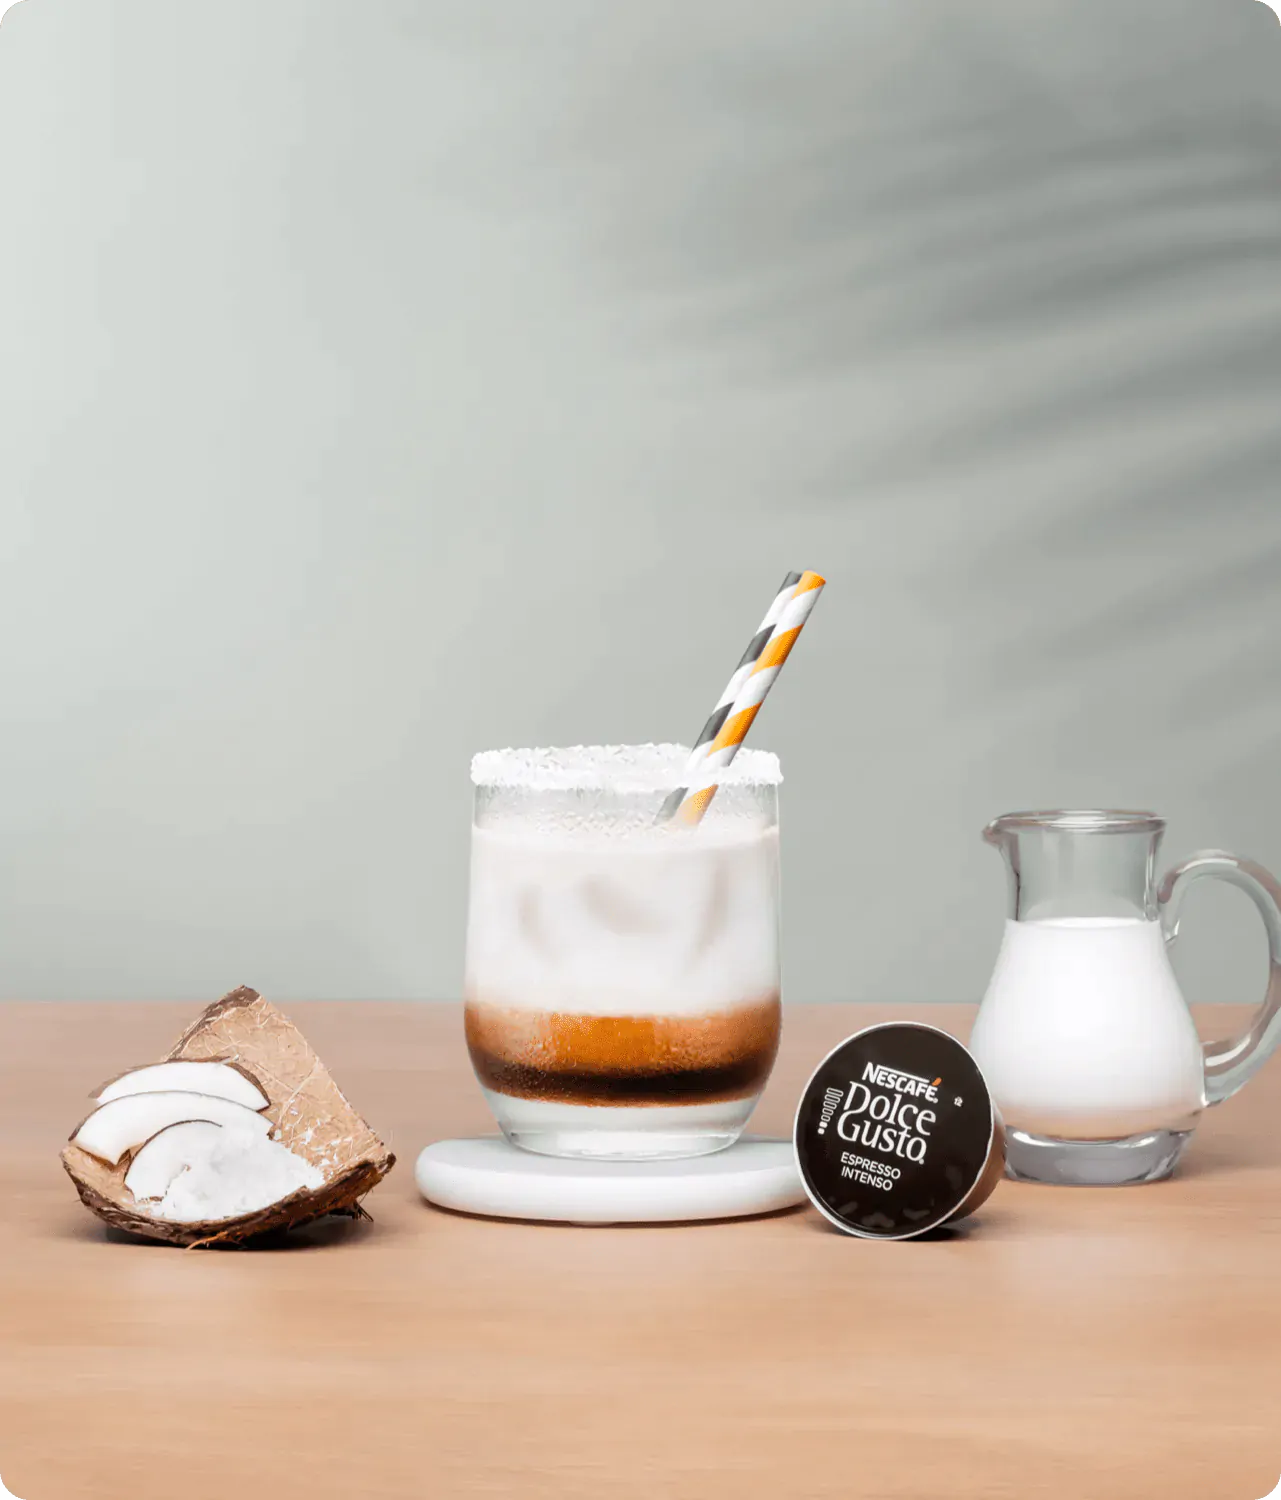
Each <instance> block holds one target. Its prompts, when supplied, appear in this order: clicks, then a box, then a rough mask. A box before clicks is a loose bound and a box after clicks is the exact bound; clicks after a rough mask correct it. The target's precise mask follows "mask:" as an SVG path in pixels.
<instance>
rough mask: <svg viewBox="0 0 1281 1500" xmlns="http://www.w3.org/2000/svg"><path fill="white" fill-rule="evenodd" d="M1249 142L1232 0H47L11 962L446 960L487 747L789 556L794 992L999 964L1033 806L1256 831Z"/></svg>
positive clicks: (608, 713)
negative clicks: (1136, 808) (1016, 845)
mask: <svg viewBox="0 0 1281 1500" xmlns="http://www.w3.org/2000/svg"><path fill="white" fill-rule="evenodd" d="M1279 148H1281V28H1279V27H1278V25H1277V22H1276V20H1275V19H1274V18H1273V17H1272V16H1271V15H1270V14H1269V12H1268V11H1267V10H1266V9H1265V8H1264V7H1263V6H1262V5H1259V4H1257V3H1255V0H1232V3H1227V0H1225V3H1215V0H1203V3H1192V0H1179V3H1174V0H1159V3H1150V4H1141V3H1134V0H1109V3H1106V4H1104V3H1102V0H1099V3H1094V4H1090V3H1069V0H1039V3H1038V0H1017V3H1016V0H1008V3H1000V0H967V3H964V4H961V3H953V4H948V5H943V4H931V3H912V4H908V3H902V4H890V3H883V0H860V3H853V0H840V3H833V4H822V3H817V0H803V3H797V0H793V3H790V4H788V5H783V4H781V3H780V4H777V5H765V6H759V7H753V6H745V5H743V4H741V3H739V0H696V3H693V4H689V3H666V0H665V3H658V0H649V3H647V4H645V5H628V6H624V5H617V6H603V5H600V4H599V3H598V0H540V3H539V4H537V5H523V4H517V3H515V0H511V3H505V4H493V3H490V4H486V3H477V0H466V3H464V0H458V3H455V4H448V5H447V4H441V3H433V0H361V3H359V4H354V5H353V4H336V3H331V0H232V3H222V4H219V5H194V4H175V3H173V0H27V3H25V4H22V5H20V6H18V7H17V8H16V9H15V10H13V11H11V12H10V13H9V14H8V15H7V16H6V18H5V20H4V23H3V31H2V33H0V284H2V285H3V289H4V290H3V297H2V298H0V505H2V506H3V529H2V533H0V541H2V547H0V553H2V555H0V640H2V641H3V646H2V648H0V660H2V678H0V721H2V722H0V776H2V779H0V787H2V789H3V791H2V794H0V994H3V995H6V996H20V997H28V998H40V997H48V998H57V997H93V996H100V997H104V998H110V997H124V996H144V997H150V996H175V997H191V998H207V997H212V996H214V995H216V994H218V993H221V992H222V991H223V990H225V989H227V988H229V987H230V986H232V985H234V984H236V983H239V982H242V981H243V982H248V983H252V984H254V985H256V986H257V987H258V988H260V989H262V990H264V991H265V992H267V993H268V994H270V995H271V996H273V997H274V998H278V999H289V998H293V997H299V996H319V997H331V996H332V997H341V996H377V997H402V996H423V997H433V998H435V997H450V996H453V995H455V994H456V993H457V989H458V983H459V978H460V974H461V959H462V954H461V938H462V924H463V913H464V900H465V877H466V857H467V834H468V812H469V789H468V784H467V761H468V757H469V755H470V753H471V752H472V751H473V750H474V749H477V748H480V747H483V746H488V745H501V744H509V743H530V742H533V743H549V742H553V743H567V742H574V741H578V740H583V739H596V740H599V739H609V740H628V739H637V738H639V739H650V738H688V736H690V735H691V734H693V733H694V732H695V731H696V729H697V728H698V726H699V724H700V723H701V722H702V719H703V718H704V716H705V714H706V712H707V711H708V708H709V706H710V700H711V699H712V698H714V695H715V694H716V693H717V691H718V690H719V688H720V687H721V685H722V682H723V680H724V678H725V676H726V675H727V673H728V671H729V669H730V666H731V665H732V663H733V661H734V659H735V658H736V657H737V654H738V652H739V651H740V649H741V647H742V644H743V641H744V640H745V638H746V633H747V632H748V631H750V629H751V628H752V626H753V625H754V624H755V622H756V620H757V618H758V617H759V615H760V612H761V610H762V609H763V607H764V601H765V599H766V598H767V597H768V596H769V593H770V590H771V589H772V588H773V587H774V585H775V584H776V582H777V580H778V578H779V576H781V574H782V573H783V572H784V571H785V570H786V569H788V568H791V567H797V568H804V567H812V568H816V569H818V570H820V571H822V572H824V573H826V575H827V576H828V578H829V580H830V584H829V588H828V589H827V591H826V594H825V596H824V598H823V600H822V602H821V603H820V605H819V607H818V610H817V612H816V614H815V616H814V619H813V622H812V624H811V626H810V629H809V630H808V631H807V633H806V638H805V640H804V642H803V643H802V646H801V648H800V649H799V650H798V652H797V655H796V657H795V658H794V659H793V662H792V664H791V666H789V668H788V671H787V673H786V674H785V675H784V677H783V679H782V681H781V683H780V685H779V687H778V689H777V691H776V693H775V695H774V696H773V697H772V699H771V701H770V704H769V706H768V708H767V709H766V712H765V714H764V715H763V717H762V719H761V721H760V724H759V726H758V731H759V733H758V738H757V741H756V742H758V743H761V744H764V745H768V746H770V747H772V748H774V749H776V750H778V751H779V752H780V754H781V755H782V756H783V759H784V767H785V771H786V773H787V778H788V779H787V784H786V787H785V837H784V846H785V869H786V874H785V879H786V883H787V901H786V906H787V913H786V926H787V944H788V947H787V981H788V994H789V996H790V997H791V998H793V999H818V1000H823V999H838V998H852V999H866V1000H923V999H938V1000H955V999H968V998H975V997H977V995H978V994H979V993H980V992H981V990H982V988H983V985H984V983H985V981H986V977H987V974H988V971H989V969H990V966H991V961H992V958H993V956H994V952H995V945H996V942H997V939H998V937H999V931H1000V924H1001V920H1002V914H1003V902H1004V884H1003V878H1002V872H1001V869H1000V867H999V863H998V861H997V859H996V856H995V855H994V854H992V853H991V852H990V851H988V850H986V849H985V848H983V847H982V846H981V844H980V843H979V840H978V831H979V829H980V827H981V826H982V824H983V823H984V822H985V821H986V820H987V819H988V818H989V817H990V816H992V815H994V814H996V813H998V812H1001V811H1003V810H1006V809H1009V808H1013V807H1015V806H1026V805H1041V806H1045V805H1063V804H1068V805H1082V804H1084V805H1095V804H1104V805H1118V804H1119V805H1135V804H1137V805H1142V806H1155V807H1156V808H1158V809H1159V810H1161V811H1163V812H1164V813H1165V814H1166V815H1167V816H1168V817H1169V818H1170V820H1171V829H1170V834H1169V837H1168V840H1167V847H1166V853H1167V854H1168V856H1169V857H1170V858H1171V859H1173V858H1174V857H1176V856H1181V855H1182V854H1184V853H1187V852H1189V851H1190V850H1191V849H1193V848H1195V847H1197V846H1201V845H1206V844H1217V845H1222V846H1227V847H1232V848H1236V849H1238V850H1240V851H1241V852H1246V853H1253V854H1254V855H1256V856H1257V857H1258V858H1260V859H1262V860H1264V861H1265V862H1270V863H1271V864H1272V865H1273V866H1274V867H1276V866H1281V821H1279V819H1278V808H1279V805H1281V786H1279V775H1281V670H1279V668H1278V636H1279V633H1281V587H1279V569H1281V500H1279V498H1278V461H1279V460H1281V427H1279V425H1278V410H1279V409H1281V274H1279V273H1281V175H1279V173H1278V167H1279V166H1281V149H1279ZM1186 926H1187V934H1188V935H1187V939H1186V942H1185V944H1184V945H1183V950H1184V951H1183V953H1182V955H1181V958H1180V963H1181V966H1182V972H1183V974H1184V976H1185V979H1186V982H1187V988H1188V990H1189V992H1190V994H1192V995H1193V996H1194V997H1195V998H1198V999H1240V998H1253V996H1254V994H1255V992H1256V990H1257V989H1258V987H1259V985H1260V981H1261V978H1262V971H1263V970H1262V966H1263V951H1264V950H1263V943H1262V937H1261V933H1260V932H1259V931H1256V927H1257V922H1256V919H1255V918H1254V916H1253V913H1252V912H1251V911H1250V910H1249V908H1248V907H1247V905H1246V903H1245V902H1244V901H1243V900H1242V899H1241V898H1240V897H1239V896H1238V895H1236V893H1233V892H1222V893H1220V892H1208V893H1207V894H1205V895H1204V896H1202V895H1201V894H1200V893H1198V895H1197V896H1196V898H1195V899H1194V901H1193V903H1192V904H1191V907H1190V910H1189V915H1188V920H1187V924H1186Z"/></svg>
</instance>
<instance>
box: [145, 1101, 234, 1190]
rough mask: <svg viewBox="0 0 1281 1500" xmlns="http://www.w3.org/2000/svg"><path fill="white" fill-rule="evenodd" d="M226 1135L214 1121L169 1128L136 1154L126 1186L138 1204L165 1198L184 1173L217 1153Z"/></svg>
mask: <svg viewBox="0 0 1281 1500" xmlns="http://www.w3.org/2000/svg"><path fill="white" fill-rule="evenodd" d="M222 1131H223V1127H222V1126H221V1125H215V1124H214V1123H213V1121H212V1120H184V1121H182V1122H181V1124H178V1125H166V1126H165V1128H164V1129H163V1130H161V1131H159V1132H158V1133H157V1134H155V1135H153V1136H152V1137H151V1139H150V1140H149V1141H148V1142H147V1143H146V1144H145V1145H143V1146H141V1147H139V1149H138V1150H137V1151H136V1152H135V1153H134V1156H133V1160H132V1161H131V1162H130V1163H129V1170H128V1171H127V1172H126V1173H125V1186H126V1187H127V1188H128V1189H129V1191H130V1192H131V1193H132V1194H133V1196H134V1198H135V1199H136V1200H137V1201H138V1202H142V1201H143V1200H144V1199H147V1198H163V1197H164V1195H165V1192H166V1191H167V1189H168V1187H169V1184H170V1183H171V1182H172V1181H173V1180H174V1178H175V1177H177V1176H178V1174H179V1173H180V1172H183V1171H186V1169H187V1168H188V1167H190V1166H191V1164H192V1163H193V1162H196V1161H200V1160H201V1159H202V1158H204V1157H207V1156H208V1155H209V1154H210V1153H211V1152H212V1151H213V1149H214V1147H215V1146H216V1145H217V1143H218V1137H219V1136H221V1134H222Z"/></svg>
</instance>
